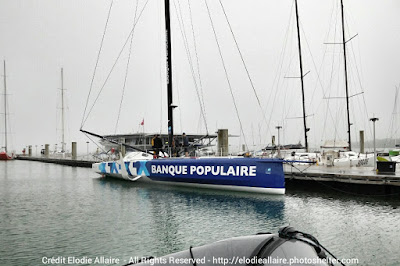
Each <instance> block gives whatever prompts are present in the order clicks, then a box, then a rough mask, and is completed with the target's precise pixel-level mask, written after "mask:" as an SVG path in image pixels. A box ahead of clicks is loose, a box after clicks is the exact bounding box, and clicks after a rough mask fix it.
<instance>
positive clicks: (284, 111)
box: [277, 15, 294, 121]
mask: <svg viewBox="0 0 400 266" xmlns="http://www.w3.org/2000/svg"><path fill="white" fill-rule="evenodd" d="M292 20H294V17H293V16H292V15H291V16H290V20H289V24H288V25H289V27H290V28H288V36H292V38H291V41H292V42H293V36H294V34H293V31H294V27H293V21H292ZM289 46H290V47H293V44H291V45H289ZM292 52H293V51H292V49H290V53H289V55H288V57H289V58H291V59H290V61H289V64H288V66H287V68H286V70H285V72H288V71H289V70H290V67H291V65H292V61H293V59H294V56H293V55H292ZM283 61H284V59H282V62H283ZM285 76H286V75H285ZM282 83H284V84H285V85H283V86H285V87H284V89H283V91H284V96H283V105H282V107H283V110H282V116H281V121H285V119H286V117H287V116H288V115H289V113H290V109H291V108H290V107H291V105H290V104H287V102H288V97H287V93H288V91H289V82H283V80H282ZM278 86H279V85H277V87H278ZM293 98H294V97H292V101H293ZM287 105H289V108H288V109H286V106H287ZM285 109H286V110H285Z"/></svg>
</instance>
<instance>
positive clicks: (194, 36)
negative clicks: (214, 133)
mask: <svg viewBox="0 0 400 266" xmlns="http://www.w3.org/2000/svg"><path fill="white" fill-rule="evenodd" d="M188 7H189V16H190V23H191V26H192V34H193V45H194V52H195V55H196V65H197V72H198V76H199V85H200V93H201V100H202V102H203V109H204V117H205V120H207V115H206V106H205V101H204V93H203V84H202V81H201V75H200V62H199V56H198V53H197V45H196V34H195V31H194V26H193V16H192V8H191V5H190V0H188ZM207 135H208V130H207Z"/></svg>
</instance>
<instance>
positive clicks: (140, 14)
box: [82, 0, 149, 125]
mask: <svg viewBox="0 0 400 266" xmlns="http://www.w3.org/2000/svg"><path fill="white" fill-rule="evenodd" d="M148 2H149V0H147V1H146V3H145V4H144V6H143V8H142V10H141V11H140V13H139V16H138V19H137V21H136V23H135V24H134V25H133V28H132V30H131V32H130V33H129V35H128V37H127V38H126V41H125V43H124V45H123V46H122V48H121V50H120V52H119V54H118V56H117V58H116V59H115V62H114V64H113V66H112V67H111V70H110V72H109V73H108V75H107V78H106V80H105V81H104V83H103V85H102V86H101V89H100V91H99V94H98V95H97V97H96V99H95V100H94V102H93V105H92V107H91V108H90V110H89V112H88V113H87V116H86V118H85V119H84V121H83V123H82V125H83V124H84V123H85V122H86V120H87V119H88V118H89V115H90V113H91V112H92V110H93V107H94V106H95V104H96V102H97V100H98V99H99V97H100V94H101V93H102V92H103V89H104V87H105V85H106V84H107V82H108V79H109V78H110V76H111V73H112V72H113V70H114V68H115V66H116V65H117V62H118V60H119V58H120V57H121V55H122V52H123V51H124V49H125V46H126V44H127V43H128V41H129V39H130V37H131V35H132V34H133V32H134V30H135V28H136V25H137V23H138V21H139V19H140V18H141V16H142V14H143V11H144V9H145V8H146V6H147V3H148Z"/></svg>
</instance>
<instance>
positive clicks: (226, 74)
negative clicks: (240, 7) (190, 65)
mask: <svg viewBox="0 0 400 266" xmlns="http://www.w3.org/2000/svg"><path fill="white" fill-rule="evenodd" d="M204 2H205V4H206V7H207V12H208V17H209V18H210V22H211V27H212V29H213V33H214V37H215V41H216V43H217V46H218V52H219V55H220V58H221V62H222V66H223V68H224V72H225V77H226V81H227V82H228V87H229V91H230V93H231V96H232V100H233V105H234V107H235V111H236V116H237V118H238V120H239V125H240V131H241V132H242V134H243V140H244V143H245V145H246V148H247V149H248V145H247V141H246V136H245V134H244V131H243V125H242V121H241V120H240V116H239V110H238V108H237V104H236V100H235V96H234V95H233V90H232V85H231V82H230V80H229V75H228V71H227V69H226V65H225V61H224V57H223V56H222V51H221V46H220V44H219V41H218V37H217V33H216V31H215V27H214V22H213V20H212V17H211V13H210V9H209V7H208V4H207V0H204Z"/></svg>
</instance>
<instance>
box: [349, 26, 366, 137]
mask: <svg viewBox="0 0 400 266" xmlns="http://www.w3.org/2000/svg"><path fill="white" fill-rule="evenodd" d="M346 26H347V28H348V25H347V20H346ZM348 31H349V30H348ZM350 47H351V51H352V54H353V57H354V61H355V62H356V56H355V53H354V48H353V46H352V45H350ZM360 60H361V57H360ZM355 68H356V71H357V78H358V83H359V85H360V88H361V91H362V92H363V93H364V88H363V85H362V82H361V75H360V71H359V70H358V67H357V64H355ZM363 102H364V110H365V114H366V116H367V117H368V109H367V104H366V102H365V96H364V95H363ZM364 125H365V122H364ZM368 129H369V134H370V135H372V129H371V125H369V126H368Z"/></svg>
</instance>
